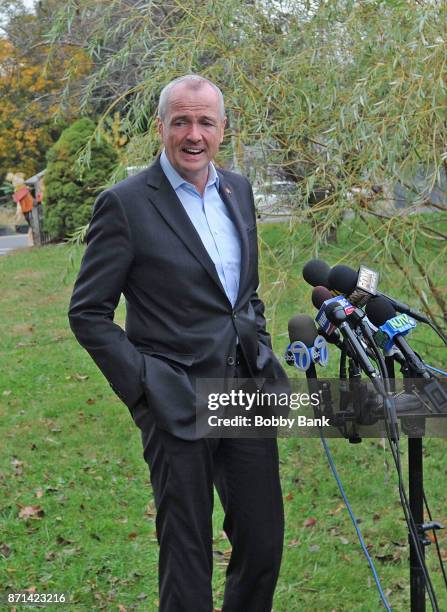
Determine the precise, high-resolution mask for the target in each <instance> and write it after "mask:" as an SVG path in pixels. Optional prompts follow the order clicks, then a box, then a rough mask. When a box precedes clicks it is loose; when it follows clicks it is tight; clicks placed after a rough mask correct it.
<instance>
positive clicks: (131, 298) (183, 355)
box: [69, 160, 287, 439]
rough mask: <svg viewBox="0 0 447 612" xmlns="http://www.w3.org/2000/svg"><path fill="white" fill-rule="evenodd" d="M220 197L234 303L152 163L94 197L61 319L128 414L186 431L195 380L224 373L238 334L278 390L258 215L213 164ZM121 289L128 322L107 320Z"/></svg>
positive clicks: (248, 195) (191, 427) (238, 182)
mask: <svg viewBox="0 0 447 612" xmlns="http://www.w3.org/2000/svg"><path fill="white" fill-rule="evenodd" d="M218 174H219V179H220V195H221V197H222V198H223V200H224V201H225V203H226V205H227V207H228V209H229V211H230V213H231V216H232V219H233V221H234V223H235V225H236V227H237V229H238V231H239V235H240V238H241V254H242V257H241V277H240V285H239V294H238V298H237V302H236V304H235V306H234V307H232V305H231V303H230V302H229V300H228V298H227V296H226V294H225V291H224V289H223V287H222V285H221V282H220V280H219V276H218V274H217V272H216V269H215V266H214V264H213V262H212V260H211V258H210V257H209V255H208V253H207V251H206V249H205V247H204V246H203V243H202V242H201V240H200V238H199V235H198V234H197V232H196V230H195V228H194V226H193V224H192V223H191V221H190V219H189V217H188V215H187V214H186V212H185V210H184V209H183V206H182V205H181V203H180V201H179V200H178V198H177V196H176V194H175V192H174V190H173V189H172V187H171V185H170V183H169V181H168V180H167V178H166V176H165V174H164V172H163V171H162V169H161V166H160V163H159V161H158V160H157V161H156V162H155V163H154V164H153V165H152V166H151V167H150V168H149V169H147V170H144V171H143V172H141V173H139V174H137V175H136V176H132V177H129V178H127V179H126V180H124V181H121V182H120V183H118V184H116V185H115V186H114V187H112V188H111V189H108V190H107V191H105V192H103V193H102V194H101V195H100V196H99V197H98V199H97V201H96V204H95V207H94V212H93V217H92V220H91V223H90V228H89V231H88V237H87V242H88V246H87V249H86V252H85V255H84V258H83V261H82V264H81V269H80V272H79V276H78V278H77V280H76V284H75V287H74V291H73V295H72V299H71V303H70V310H69V319H70V325H71V328H72V330H73V332H74V334H75V335H76V338H77V339H78V341H79V342H80V344H81V345H82V346H83V347H84V348H85V349H86V350H87V351H88V352H89V353H90V355H91V357H92V358H93V359H94V361H95V362H96V364H97V365H98V367H99V368H100V370H101V371H102V373H103V374H104V376H105V377H106V378H107V380H108V381H109V383H110V385H111V386H112V388H113V390H114V391H115V392H116V393H117V395H118V396H119V397H120V398H121V399H122V401H123V402H124V403H125V404H126V405H127V406H128V407H129V409H130V411H131V412H132V411H133V410H134V409H135V408H136V406H140V407H141V402H142V399H143V398H145V400H146V402H147V403H145V407H146V408H147V410H149V411H150V412H151V414H152V416H153V418H154V419H155V421H156V423H157V425H158V426H159V427H161V428H162V429H165V430H167V431H169V432H170V433H172V434H174V435H176V436H178V437H180V438H184V439H194V438H195V437H196V433H195V402H196V393H195V381H196V380H197V379H198V378H203V377H207V378H216V379H222V378H225V377H228V378H231V377H232V376H233V373H234V363H235V351H236V338H238V339H239V343H240V344H241V348H242V350H243V353H244V356H245V359H246V361H247V363H248V365H249V367H250V370H251V373H252V374H253V375H254V376H257V377H260V378H270V379H273V381H277V382H278V385H279V383H280V382H281V383H283V384H284V385H285V387H287V379H286V375H285V373H284V371H283V369H282V368H281V366H280V364H279V363H278V361H277V360H276V358H275V356H274V355H273V353H272V350H271V342H270V337H269V335H268V333H267V332H266V329H265V319H264V315H263V312H264V306H263V304H262V302H261V300H260V299H259V298H258V295H257V293H256V289H257V286H258V252H257V237H256V217H255V209H254V203H253V194H252V190H251V187H250V184H249V182H248V181H247V180H246V179H245V178H243V177H242V176H239V175H237V174H234V173H232V172H227V171H224V170H218ZM121 293H123V294H124V296H125V298H126V325H125V328H126V331H124V330H123V329H122V328H121V327H119V326H118V325H117V324H115V323H114V322H113V316H114V311H115V308H116V306H117V304H118V301H119V299H120V295H121Z"/></svg>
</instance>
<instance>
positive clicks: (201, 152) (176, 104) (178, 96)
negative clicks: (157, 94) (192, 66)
mask: <svg viewBox="0 0 447 612" xmlns="http://www.w3.org/2000/svg"><path fill="white" fill-rule="evenodd" d="M225 122H226V120H225V119H224V118H222V116H221V114H220V112H219V105H218V95H217V92H216V91H214V89H213V88H212V87H211V86H210V85H208V84H207V83H205V84H203V85H202V86H201V87H200V88H199V89H192V88H191V86H189V85H188V83H180V84H179V85H177V86H176V87H174V89H173V90H172V91H171V93H170V96H169V103H168V108H167V109H166V115H165V118H164V120H163V121H161V120H160V119H158V120H157V124H158V132H159V134H160V138H161V140H162V142H163V144H164V147H165V150H166V155H167V156H168V159H169V161H170V162H171V164H172V165H173V166H174V168H175V169H176V170H177V172H178V173H179V174H180V175H181V176H182V177H183V178H184V179H186V180H188V181H189V182H191V183H193V184H194V185H196V186H197V187H199V190H202V189H203V188H204V186H205V184H206V180H207V177H208V164H209V162H210V161H211V160H212V159H213V157H214V156H215V154H216V153H217V151H218V149H219V145H220V143H221V142H222V140H223V136H224V129H225Z"/></svg>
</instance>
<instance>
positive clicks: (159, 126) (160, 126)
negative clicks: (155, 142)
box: [157, 117, 163, 140]
mask: <svg viewBox="0 0 447 612" xmlns="http://www.w3.org/2000/svg"><path fill="white" fill-rule="evenodd" d="M157 132H158V135H159V136H160V140H163V122H162V120H161V119H160V117H157Z"/></svg>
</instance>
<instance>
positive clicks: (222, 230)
mask: <svg viewBox="0 0 447 612" xmlns="http://www.w3.org/2000/svg"><path fill="white" fill-rule="evenodd" d="M160 164H161V167H162V169H163V172H164V173H165V175H166V178H167V179H168V181H169V182H170V183H171V186H172V188H173V189H174V191H175V193H176V194H177V197H178V198H179V200H180V202H181V203H182V206H183V208H184V209H185V211H186V213H187V215H188V217H189V218H190V220H191V223H192V224H193V225H194V227H195V229H196V231H197V233H198V234H199V236H200V239H201V240H202V242H203V245H204V247H205V248H206V250H207V251H208V255H209V256H210V257H211V259H212V261H213V263H214V265H215V267H216V271H217V274H218V275H219V279H220V282H221V283H222V286H223V288H224V290H225V293H226V294H227V297H228V299H229V300H230V302H231V304H232V306H234V304H235V303H236V299H237V295H238V292H239V279H240V275H241V243H240V237H239V233H238V231H237V228H236V226H235V225H234V223H233V221H232V220H231V217H230V213H229V211H228V210H227V207H226V205H225V203H224V202H223V200H222V198H221V197H220V195H219V191H218V189H219V176H218V175H217V172H216V168H215V167H214V165H213V164H212V163H210V164H209V170H208V181H207V183H206V186H205V191H204V193H203V197H202V196H201V195H200V193H199V192H198V191H197V189H196V187H194V185H192V184H191V183H188V182H187V181H186V180H185V179H184V178H182V177H181V176H180V174H179V173H178V172H177V171H176V170H175V168H174V167H173V166H172V164H171V162H170V161H169V159H168V157H167V155H166V153H165V151H164V150H163V152H162V154H161V156H160Z"/></svg>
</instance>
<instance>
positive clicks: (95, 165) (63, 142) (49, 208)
mask: <svg viewBox="0 0 447 612" xmlns="http://www.w3.org/2000/svg"><path fill="white" fill-rule="evenodd" d="M94 130H95V125H94V123H93V122H92V121H91V120H90V119H87V118H82V119H79V120H78V121H76V122H75V123H73V124H72V125H71V126H70V127H68V128H67V129H66V130H64V132H63V133H62V134H61V137H60V138H59V140H58V141H57V143H56V144H55V145H54V146H53V147H52V148H51V149H50V150H49V152H48V166H47V172H46V174H45V196H46V197H45V204H46V210H45V229H46V230H47V231H48V232H49V233H50V234H51V235H52V236H53V237H56V238H66V237H67V236H68V235H69V234H72V233H73V232H75V231H76V230H77V229H78V228H79V227H80V226H83V225H85V224H86V223H88V221H89V220H90V216H91V213H92V205H93V203H94V201H95V198H96V196H97V195H98V193H99V192H100V191H101V190H102V189H103V188H104V185H105V183H106V182H107V180H108V179H109V177H110V175H111V174H112V172H113V169H114V167H115V165H116V160H117V155H116V152H115V150H114V149H113V147H112V146H111V145H110V144H109V143H108V142H107V141H105V140H104V139H102V140H101V139H95V140H94V141H93V142H92V143H91V147H90V161H89V164H88V165H86V166H84V167H83V168H80V167H79V165H78V164H77V163H76V160H77V158H78V156H79V154H80V152H81V150H82V149H83V147H85V146H86V144H87V142H88V141H89V139H90V138H91V136H92V134H93V132H94Z"/></svg>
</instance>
